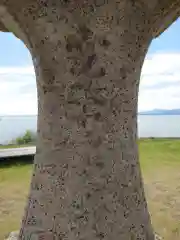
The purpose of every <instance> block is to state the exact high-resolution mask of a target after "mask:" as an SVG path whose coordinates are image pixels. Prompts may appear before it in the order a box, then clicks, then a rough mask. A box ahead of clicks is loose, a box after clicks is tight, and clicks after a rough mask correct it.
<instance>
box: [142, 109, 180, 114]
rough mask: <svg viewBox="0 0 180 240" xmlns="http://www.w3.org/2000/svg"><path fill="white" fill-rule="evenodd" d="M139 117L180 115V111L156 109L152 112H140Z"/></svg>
mask: <svg viewBox="0 0 180 240" xmlns="http://www.w3.org/2000/svg"><path fill="white" fill-rule="evenodd" d="M139 115H180V109H170V110H166V109H154V110H151V111H143V112H139Z"/></svg>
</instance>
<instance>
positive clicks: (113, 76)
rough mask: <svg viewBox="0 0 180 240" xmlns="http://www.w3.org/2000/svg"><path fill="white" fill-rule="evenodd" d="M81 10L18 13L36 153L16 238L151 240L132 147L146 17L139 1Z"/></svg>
mask: <svg viewBox="0 0 180 240" xmlns="http://www.w3.org/2000/svg"><path fill="white" fill-rule="evenodd" d="M52 2H53V1H52ZM84 2H85V1H79V2H78V3H77V2H76V1H64V2H63V3H62V2H60V3H59V4H60V6H57V4H56V5H53V4H52V5H49V6H48V7H47V5H45V6H46V8H44V10H43V8H42V7H41V8H40V9H39V10H37V9H38V8H35V7H34V8H32V7H31V14H29V15H28V14H26V13H27V11H25V10H24V9H23V10H22V13H23V14H19V16H20V17H19V22H21V27H22V28H23V29H24V32H25V33H26V35H27V39H28V41H29V42H28V46H29V48H30V51H31V53H32V57H33V63H34V66H35V72H36V78H37V91H38V143H37V154H36V158H35V164H34V172H33V177H32V183H31V190H30V195H29V200H28V204H27V208H26V210H25V215H24V219H23V223H22V227H21V231H20V236H19V239H20V240H23V239H31V240H35V239H39V240H40V239H43V240H59V239H62V240H65V239H67V240H76V239H77V240H99V239H100V240H101V239H104V240H110V239H111V240H117V239H122V240H126V239H127V240H129V239H132V240H135V239H141V240H143V239H144V240H153V239H154V234H153V230H152V226H151V222H150V217H149V213H148V209H147V203H146V200H145V194H144V189H143V183H142V177H141V171H140V166H139V162H138V147H137V100H138V85H139V79H140V73H141V67H142V64H143V61H144V57H145V54H146V52H147V49H148V46H149V44H150V42H151V40H152V35H153V34H152V32H151V26H150V22H151V21H150V15H151V14H150V11H149V9H148V8H147V7H146V6H145V5H144V4H142V3H140V1H137V2H135V1H133V0H132V1H119V2H120V3H116V1H111V2H110V3H108V2H107V3H106V1H105V2H104V3H103V2H102V1H96V4H94V3H93V4H92V2H95V1H88V2H86V3H85V4H84ZM42 3H43V1H42ZM44 3H45V1H44ZM26 10H27V8H26ZM43 11H44V12H43ZM37 16H41V17H37ZM25 18H26V21H25V23H24V22H23V19H25ZM32 22H33V23H32Z"/></svg>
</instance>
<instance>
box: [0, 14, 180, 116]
mask: <svg viewBox="0 0 180 240" xmlns="http://www.w3.org/2000/svg"><path fill="white" fill-rule="evenodd" d="M179 29H180V19H178V20H177V21H176V22H175V23H174V24H172V25H171V26H170V27H169V28H168V29H167V30H166V31H165V32H164V33H163V34H162V35H161V36H160V37H159V38H157V39H155V40H153V42H152V44H151V46H150V48H149V51H148V53H147V56H146V59H145V62H144V65H143V68H142V74H141V81H140V89H139V104H138V108H139V111H145V110H152V109H157V108H161V109H175V108H180V31H179ZM34 114H37V94H36V84H35V74H34V69H33V66H32V61H31V56H30V53H29V51H28V50H27V48H26V47H25V46H24V45H23V43H22V42H21V41H20V40H18V39H17V38H15V37H14V36H13V35H12V34H10V33H2V32H0V115H34Z"/></svg>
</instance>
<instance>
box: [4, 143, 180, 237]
mask: <svg viewBox="0 0 180 240" xmlns="http://www.w3.org/2000/svg"><path fill="white" fill-rule="evenodd" d="M139 149H140V163H141V168H142V172H143V177H144V182H145V191H146V196H147V200H148V205H149V210H150V214H151V216H152V222H153V226H154V229H155V231H156V232H157V233H158V234H160V235H161V236H162V237H164V239H165V240H179V239H180V140H175V139H174V140H172V139H171V140H170V139H169V140H168V139H153V140H151V139H147V140H145V139H144V140H139ZM31 171H32V165H31V164H23V163H21V164H16V165H13V164H9V165H6V166H5V165H2V164H0V240H3V239H4V236H5V235H6V234H7V233H9V232H10V231H13V230H16V229H18V228H19V226H20V222H21V217H22V214H23V210H24V206H25V199H26V196H27V193H28V190H29V183H30V176H31Z"/></svg>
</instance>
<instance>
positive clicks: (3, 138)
mask: <svg viewBox="0 0 180 240" xmlns="http://www.w3.org/2000/svg"><path fill="white" fill-rule="evenodd" d="M36 122H37V117H36V116H3V117H0V144H4V143H8V142H9V141H11V140H12V139H15V138H16V137H18V136H20V135H22V134H24V132H25V131H26V130H27V129H28V130H32V131H36ZM138 133H139V137H180V115H177V116H175V115H159V116H142V115H140V116H139V117H138Z"/></svg>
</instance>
